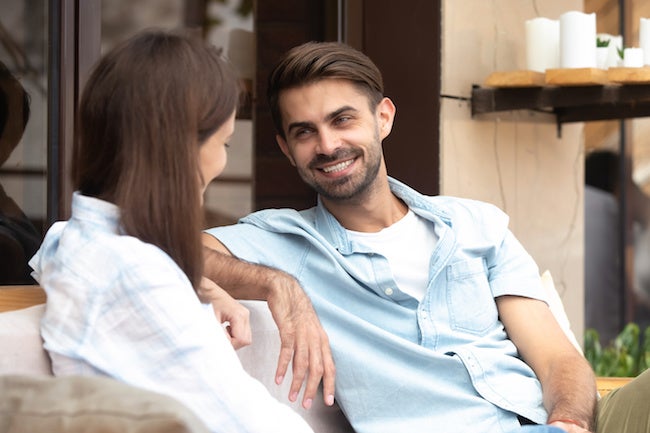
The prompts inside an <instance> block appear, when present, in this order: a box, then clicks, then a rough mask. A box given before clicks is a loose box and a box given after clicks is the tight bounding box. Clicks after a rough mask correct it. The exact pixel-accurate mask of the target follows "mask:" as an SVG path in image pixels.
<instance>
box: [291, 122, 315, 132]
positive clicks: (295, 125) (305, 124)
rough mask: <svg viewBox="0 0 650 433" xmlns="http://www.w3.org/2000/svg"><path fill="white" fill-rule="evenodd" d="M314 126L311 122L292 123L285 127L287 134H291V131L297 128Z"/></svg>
mask: <svg viewBox="0 0 650 433" xmlns="http://www.w3.org/2000/svg"><path fill="white" fill-rule="evenodd" d="M313 127H314V124H313V123H312V122H292V123H290V124H289V126H287V132H291V131H292V130H293V129H298V128H313Z"/></svg>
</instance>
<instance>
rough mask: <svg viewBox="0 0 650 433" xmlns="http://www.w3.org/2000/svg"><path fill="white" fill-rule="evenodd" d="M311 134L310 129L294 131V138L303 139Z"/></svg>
mask: <svg viewBox="0 0 650 433" xmlns="http://www.w3.org/2000/svg"><path fill="white" fill-rule="evenodd" d="M310 133H311V129H308V128H304V129H299V130H297V131H296V138H300V137H305V136H306V135H309V134H310Z"/></svg>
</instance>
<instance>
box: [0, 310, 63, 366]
mask: <svg viewBox="0 0 650 433" xmlns="http://www.w3.org/2000/svg"><path fill="white" fill-rule="evenodd" d="M44 311H45V304H41V305H35V306H33V307H29V308H24V309H21V310H15V311H8V312H5V313H0V342H2V344H0V374H34V375H51V374H52V368H51V366H50V360H49V357H48V356H47V353H46V352H45V350H44V349H43V339H42V338H41V334H40V329H39V328H40V321H41V317H42V316H43V312H44Z"/></svg>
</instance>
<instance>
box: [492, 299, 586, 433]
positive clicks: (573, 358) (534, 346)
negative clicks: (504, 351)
mask: <svg viewBox="0 0 650 433" xmlns="http://www.w3.org/2000/svg"><path fill="white" fill-rule="evenodd" d="M497 307H498V309H499V316H500V318H501V321H502V322H503V324H504V326H505V329H506V332H507V333H508V336H509V337H510V339H511V340H512V342H513V343H514V344H515V345H516V346H517V349H518V350H519V354H520V355H521V357H522V358H523V360H524V361H525V362H526V363H527V364H528V365H530V367H531V368H532V369H533V371H535V374H536V375H537V377H538V378H539V380H540V382H541V384H542V391H543V393H544V406H545V407H546V410H547V411H548V414H549V417H548V420H549V424H552V425H556V426H558V427H561V428H563V429H565V430H566V431H567V432H570V433H584V432H588V431H591V429H592V428H593V421H594V414H595V408H596V398H597V391H596V380H595V377H594V373H593V371H592V369H591V367H590V366H589V363H588V362H587V361H586V359H585V358H584V357H583V356H582V355H581V354H580V353H579V352H578V351H577V350H576V349H575V348H574V347H573V345H572V344H571V343H570V341H569V339H568V338H567V337H566V335H565V334H564V331H562V329H561V328H560V326H559V324H558V323H557V321H556V320H555V317H554V316H553V314H552V313H551V310H550V309H549V308H548V306H547V305H546V304H545V303H544V302H542V301H538V300H535V299H530V298H524V297H518V296H501V297H499V298H497Z"/></svg>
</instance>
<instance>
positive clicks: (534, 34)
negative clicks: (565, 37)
mask: <svg viewBox="0 0 650 433" xmlns="http://www.w3.org/2000/svg"><path fill="white" fill-rule="evenodd" d="M559 64H560V22H559V21H557V20H551V19H548V18H543V17H538V18H533V19H531V20H528V21H526V68H527V69H528V70H530V71H537V72H544V71H546V70H547V69H554V68H558V67H559Z"/></svg>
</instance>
